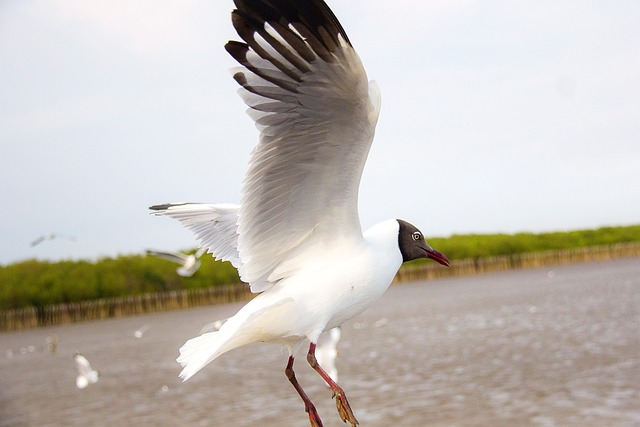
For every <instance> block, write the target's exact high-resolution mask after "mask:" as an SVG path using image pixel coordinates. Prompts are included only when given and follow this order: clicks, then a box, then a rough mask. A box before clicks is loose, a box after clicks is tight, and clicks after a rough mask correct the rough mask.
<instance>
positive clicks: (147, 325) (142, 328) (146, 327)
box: [133, 323, 151, 338]
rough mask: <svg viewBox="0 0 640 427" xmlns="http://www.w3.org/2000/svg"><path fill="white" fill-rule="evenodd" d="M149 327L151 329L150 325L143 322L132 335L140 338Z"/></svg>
mask: <svg viewBox="0 0 640 427" xmlns="http://www.w3.org/2000/svg"><path fill="white" fill-rule="evenodd" d="M149 329H151V325H150V324H148V323H145V324H144V325H142V326H141V327H140V328H138V329H136V331H135V332H134V333H133V336H134V337H136V338H142V336H143V335H144V333H145V332H147V331H148V330H149Z"/></svg>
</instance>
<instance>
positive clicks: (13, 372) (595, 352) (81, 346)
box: [0, 258, 640, 427]
mask: <svg viewBox="0 0 640 427" xmlns="http://www.w3.org/2000/svg"><path fill="white" fill-rule="evenodd" d="M239 307H240V304H229V305H222V306H216V307H207V308H198V309H191V310H185V311H177V312H169V313H160V314H153V315H144V316H137V317H130V318H125V319H114V320H106V321H100V322H91V323H84V324H76V325H68V326H61V327H51V328H45V329H39V330H32V331H27V332H21V333H3V334H0V426H36V425H37V426H63V425H64V426H72V425H97V426H113V425H121V426H128V425H149V426H255V425H257V424H259V425H261V426H262V427H269V426H308V425H309V423H308V421H307V417H306V414H305V412H304V409H303V405H302V402H301V401H300V399H299V398H298V396H297V394H296V393H295V391H294V389H293V388H292V387H291V385H290V384H289V382H288V381H287V379H286V377H285V375H284V367H285V364H286V361H287V353H286V350H284V349H282V348H280V347H278V346H273V345H268V344H256V345H252V346H248V347H244V348H241V349H238V350H234V351H232V352H230V353H227V354H225V355H224V356H222V357H221V358H219V359H218V360H216V361H215V362H213V363H212V364H210V365H209V366H207V367H206V368H205V369H204V370H203V371H201V372H199V373H198V374H197V375H196V376H195V377H194V378H192V379H191V380H189V381H187V382H186V383H181V382H180V380H179V379H178V377H177V375H178V372H179V371H180V368H179V366H178V365H177V363H176V362H175V358H176V356H177V355H178V348H179V347H180V346H181V345H182V344H183V342H184V341H185V340H186V339H188V338H190V337H192V336H194V335H196V334H198V332H199V331H200V328H201V327H202V326H203V325H205V324H206V323H209V322H211V321H213V320H216V319H221V318H226V317H228V316H230V315H232V314H233V313H234V312H235V311H237V309H238V308H239ZM141 328H142V329H144V330H143V332H142V336H141V337H140V338H137V337H136V336H135V335H136V334H135V333H136V331H137V330H140V329H141ZM639 330H640V260H638V259H637V258H631V259H626V260H616V261H609V262H603V263H593V264H580V265H574V266H568V267H557V268H545V269H532V270H523V271H514V272H507V273H499V274H487V275H480V276H473V277H465V278H455V279H444V280H437V281H431V282H427V283H425V282H421V283H410V284H401V285H397V286H394V287H392V288H391V289H390V290H389V291H388V292H387V294H386V295H385V296H384V297H383V299H382V300H381V301H380V302H379V303H378V304H376V305H375V306H374V307H372V308H371V309H370V310H368V311H367V312H366V313H364V314H363V315H361V316H359V317H358V318H356V319H353V320H352V321H350V322H348V323H347V324H345V326H344V328H343V338H342V341H341V342H340V346H339V356H338V360H337V365H338V369H339V372H340V381H341V385H342V387H343V388H344V389H345V391H346V393H347V396H348V397H349V401H350V403H351V406H352V408H353V410H354V413H355V415H356V417H357V418H358V419H359V421H360V424H361V425H362V426H363V427H366V426H416V425H431V426H496V425H502V426H604V425H606V426H637V425H640V404H639V403H638V402H640V333H639V332H638V331H639ZM138 335H140V333H138ZM52 336H57V338H58V346H57V349H56V353H55V354H52V353H50V352H49V351H48V350H47V343H46V339H47V337H52ZM75 351H80V352H82V353H83V354H84V355H85V356H86V357H87V358H88V359H89V360H90V361H91V363H92V365H93V367H94V368H95V369H97V370H98V371H100V380H99V382H98V383H96V384H92V385H89V387H87V388H86V389H84V390H79V389H77V388H76V386H75V376H76V371H75V366H74V362H73V353H74V352H75ZM300 356H302V354H300ZM295 368H296V372H297V376H298V379H299V381H300V383H301V384H302V385H303V387H304V388H305V390H306V391H307V393H308V394H309V396H310V397H311V399H312V400H313V401H314V403H315V404H316V406H317V407H318V411H319V413H320V416H321V417H322V418H323V421H324V424H325V426H344V424H343V423H342V421H341V420H340V419H339V418H338V416H337V413H336V411H335V406H334V402H333V401H332V400H331V397H330V396H331V393H330V391H329V390H328V389H327V388H326V387H324V385H323V383H322V380H321V379H320V377H319V376H318V375H317V374H316V373H315V372H314V371H312V370H311V369H310V368H309V367H308V366H307V364H306V361H305V360H304V357H298V359H297V362H296V365H295Z"/></svg>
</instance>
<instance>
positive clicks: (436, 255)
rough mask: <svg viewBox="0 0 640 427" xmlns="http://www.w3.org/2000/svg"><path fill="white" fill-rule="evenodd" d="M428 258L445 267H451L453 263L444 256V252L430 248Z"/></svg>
mask: <svg viewBox="0 0 640 427" xmlns="http://www.w3.org/2000/svg"><path fill="white" fill-rule="evenodd" d="M427 258H430V259H432V260H434V261H435V262H437V263H438V264H442V265H444V266H445V267H449V266H450V265H451V263H450V262H449V258H447V256H446V255H445V254H443V253H442V252H438V251H436V250H435V249H433V248H429V249H428V250H427Z"/></svg>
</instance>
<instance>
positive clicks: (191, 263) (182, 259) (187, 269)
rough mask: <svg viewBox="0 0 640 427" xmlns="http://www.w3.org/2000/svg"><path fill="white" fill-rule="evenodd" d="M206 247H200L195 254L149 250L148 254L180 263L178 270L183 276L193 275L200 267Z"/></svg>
mask: <svg viewBox="0 0 640 427" xmlns="http://www.w3.org/2000/svg"><path fill="white" fill-rule="evenodd" d="M204 251H205V249H202V248H201V249H198V251H197V252H196V253H195V254H190V255H187V254H183V253H182V252H161V251H152V250H147V255H149V256H155V257H158V258H164V259H166V260H169V261H173V262H175V263H178V264H180V267H178V269H177V270H176V272H177V273H178V275H180V276H182V277H191V276H193V275H194V273H195V272H196V271H198V268H200V257H202V254H203V253H204Z"/></svg>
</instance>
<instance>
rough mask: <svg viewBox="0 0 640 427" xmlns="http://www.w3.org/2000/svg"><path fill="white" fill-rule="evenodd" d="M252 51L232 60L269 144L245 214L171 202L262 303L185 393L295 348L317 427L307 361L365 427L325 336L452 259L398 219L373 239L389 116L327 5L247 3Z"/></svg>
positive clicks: (243, 12) (346, 415)
mask: <svg viewBox="0 0 640 427" xmlns="http://www.w3.org/2000/svg"><path fill="white" fill-rule="evenodd" d="M235 6H236V9H235V10H233V12H232V15H231V17H232V23H233V26H234V28H235V30H236V31H237V33H238V35H239V37H240V38H241V39H242V40H243V41H242V42H240V41H230V42H228V43H227V44H226V45H225V48H226V50H227V52H228V53H229V54H230V55H231V56H232V57H233V58H234V59H235V60H236V61H237V62H238V63H239V64H240V67H239V68H237V69H235V70H234V74H233V78H234V79H235V81H236V82H237V83H238V84H239V85H240V95H241V97H242V99H243V100H244V102H245V103H246V104H247V105H248V107H249V109H248V113H249V115H250V116H251V118H252V119H253V120H254V121H255V124H256V126H257V128H258V130H259V133H260V136H259V141H258V144H257V145H256V146H255V148H254V149H253V151H252V153H251V156H250V161H249V168H248V171H247V172H246V175H245V178H244V182H243V185H242V194H241V198H240V203H239V204H210V203H168V204H162V205H155V206H151V207H150V209H151V210H152V211H153V212H152V213H153V214H155V215H162V216H168V217H171V218H174V219H177V220H178V221H180V222H181V223H182V225H183V226H185V227H186V228H188V229H190V230H191V231H193V232H194V234H195V235H196V238H197V239H198V240H199V243H200V247H202V248H205V249H206V250H207V251H208V252H209V253H211V254H212V255H213V256H214V258H216V259H219V260H224V261H229V262H231V264H232V265H233V266H235V267H236V268H237V269H238V270H239V273H240V277H241V279H242V280H243V281H244V282H246V283H248V284H249V286H250V288H251V291H252V292H253V293H256V294H258V295H257V296H256V297H255V298H253V299H252V300H251V301H249V302H248V303H247V304H246V305H244V306H243V307H242V308H241V309H240V310H239V311H238V312H237V313H236V314H235V315H234V316H232V317H231V318H229V319H228V320H227V321H226V322H225V323H224V324H223V325H222V326H221V327H220V329H219V330H218V331H212V332H206V333H204V334H202V335H200V336H197V337H195V338H192V339H190V340H188V341H187V342H186V343H185V344H184V345H183V346H182V347H181V348H180V356H179V357H178V358H177V362H178V363H179V364H180V365H181V366H182V368H183V369H182V371H181V372H180V377H181V378H182V379H183V380H184V381H186V380H188V379H189V378H191V377H192V376H193V375H194V374H196V373H197V372H198V371H200V370H201V369H202V368H204V367H205V365H207V364H209V363H211V362H212V361H213V360H215V359H216V358H217V357H219V356H220V355H222V354H224V353H226V352H228V351H230V350H233V349H235V348H238V347H241V346H244V345H247V344H250V343H254V342H271V343H276V344H282V345H284V346H286V347H287V349H288V352H289V358H288V360H287V364H286V367H285V374H286V376H287V378H288V380H289V381H290V382H291V384H292V385H293V387H294V388H295V390H296V391H297V393H298V394H299V395H300V398H301V399H302V401H303V403H304V409H305V411H306V412H307V414H308V417H309V422H310V423H311V425H312V426H322V420H321V419H320V416H319V414H318V412H317V410H316V407H315V406H314V404H313V403H312V402H311V400H310V399H309V397H308V396H307V394H306V393H305V391H304V390H303V388H302V386H301V385H300V384H299V382H298V380H297V379H296V375H295V372H294V369H293V365H294V360H295V355H296V352H297V350H298V349H299V348H300V347H301V346H302V345H303V343H304V342H309V347H308V351H307V354H306V360H307V362H308V363H309V364H310V366H311V367H312V368H313V369H314V370H315V371H316V372H317V373H318V374H319V375H320V376H321V377H322V378H323V380H324V381H325V382H326V383H327V385H328V386H329V387H330V389H331V390H332V394H333V397H334V398H335V402H336V408H337V410H338V414H339V416H340V418H341V419H342V420H343V421H344V422H349V423H350V424H351V425H352V426H357V425H358V421H357V419H356V417H355V415H354V413H353V411H352V409H351V406H350V404H349V402H348V400H347V397H346V395H345V393H344V391H343V389H342V388H341V387H340V386H339V385H338V384H337V383H336V382H335V381H334V380H333V379H332V378H331V377H330V375H329V374H328V373H327V372H326V370H325V369H324V368H323V367H322V366H320V364H319V363H318V360H317V356H316V347H317V343H318V338H319V337H320V334H321V333H322V332H323V331H326V330H331V329H332V328H335V327H337V326H340V325H341V324H342V323H344V322H345V321H347V320H349V319H351V318H353V317H355V316H357V315H358V314H360V313H362V312H363V311H364V310H366V309H367V308H368V307H369V306H371V304H372V303H373V302H374V301H376V300H378V299H379V298H380V297H381V296H382V295H383V293H384V292H385V291H386V290H387V288H388V287H389V285H390V284H391V281H392V280H393V278H394V276H395V274H396V273H397V271H398V269H399V268H400V266H401V265H402V263H403V262H405V261H411V260H414V259H419V258H429V259H432V260H434V261H436V262H438V263H440V264H442V265H444V266H449V260H448V259H447V257H446V256H445V255H444V254H442V253H440V252H438V251H437V250H435V249H433V248H432V247H431V246H429V244H427V242H426V241H425V238H424V235H423V234H422V232H421V231H420V230H419V229H418V228H416V227H415V226H414V225H412V224H410V223H409V222H407V221H404V220H400V219H388V220H385V221H383V222H381V223H379V224H376V225H374V226H373V227H371V228H369V229H368V230H366V231H365V232H364V233H363V232H362V228H361V226H360V219H359V214H358V207H357V202H358V188H359V184H360V179H361V175H362V170H363V168H364V165H365V162H366V158H367V155H368V152H369V148H370V147H371V143H372V141H373V136H374V131H375V126H376V123H377V120H378V114H379V112H380V92H379V90H378V87H377V85H376V84H375V83H374V82H369V81H368V79H367V75H366V73H365V70H364V67H363V65H362V63H361V61H360V59H359V57H358V55H357V53H356V51H355V50H354V48H353V46H352V44H351V42H350V40H349V38H348V37H347V34H346V33H345V31H344V29H343V28H342V26H341V24H340V23H339V22H338V19H337V18H336V17H335V15H334V14H333V12H332V11H331V9H329V7H328V6H327V5H326V3H324V2H323V1H322V0H235Z"/></svg>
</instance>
